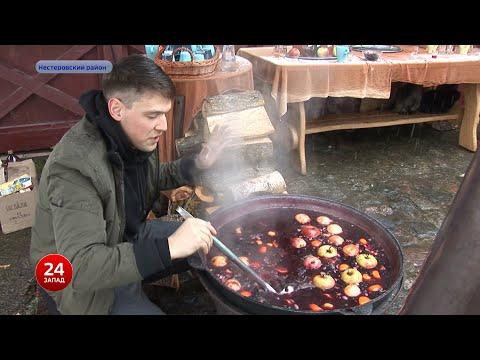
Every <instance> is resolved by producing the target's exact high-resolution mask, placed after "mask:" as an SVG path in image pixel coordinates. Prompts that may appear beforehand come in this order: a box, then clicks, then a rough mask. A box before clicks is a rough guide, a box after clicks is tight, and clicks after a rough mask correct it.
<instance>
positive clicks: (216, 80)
mask: <svg viewBox="0 0 480 360" xmlns="http://www.w3.org/2000/svg"><path fill="white" fill-rule="evenodd" d="M237 63H238V68H237V69H236V70H235V71H222V70H221V67H220V64H219V65H218V67H217V70H216V71H215V72H214V73H213V74H212V75H208V76H200V77H181V76H171V79H172V80H173V83H174V84H175V88H176V99H175V102H174V104H173V106H172V109H171V111H169V112H168V113H167V126H168V128H167V131H166V132H165V133H164V134H163V135H162V136H161V138H160V141H159V146H158V149H159V151H160V160H161V161H162V162H168V161H172V160H175V158H176V156H175V154H176V153H175V139H176V138H178V137H181V136H184V134H185V132H186V131H188V130H189V128H190V126H191V124H192V121H193V118H194V117H195V115H196V114H197V113H198V112H199V111H200V110H201V107H202V104H203V100H204V99H205V98H206V97H208V96H213V95H219V94H223V93H225V92H227V91H230V90H253V71H252V64H251V63H250V61H248V60H246V59H244V58H242V57H240V56H237ZM179 110H180V111H179Z"/></svg>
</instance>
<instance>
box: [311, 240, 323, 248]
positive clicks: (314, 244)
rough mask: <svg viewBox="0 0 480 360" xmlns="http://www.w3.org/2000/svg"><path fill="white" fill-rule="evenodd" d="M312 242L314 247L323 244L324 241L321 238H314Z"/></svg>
mask: <svg viewBox="0 0 480 360" xmlns="http://www.w3.org/2000/svg"><path fill="white" fill-rule="evenodd" d="M310 244H311V245H312V246H313V247H319V246H320V245H322V242H321V241H320V240H312V241H311V242H310Z"/></svg>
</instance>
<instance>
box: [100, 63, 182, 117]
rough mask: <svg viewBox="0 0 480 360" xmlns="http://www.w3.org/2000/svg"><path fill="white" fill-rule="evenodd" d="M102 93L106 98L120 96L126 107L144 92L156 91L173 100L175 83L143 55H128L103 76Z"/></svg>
mask: <svg viewBox="0 0 480 360" xmlns="http://www.w3.org/2000/svg"><path fill="white" fill-rule="evenodd" d="M102 88H103V95H104V96H105V98H106V99H107V101H108V100H109V99H111V98H112V97H118V98H120V99H121V100H122V101H123V102H124V103H125V105H126V106H127V107H131V106H132V104H133V103H134V102H135V101H137V100H138V99H139V98H140V97H141V96H142V95H143V94H145V93H146V92H157V93H160V94H161V95H162V96H163V97H165V98H167V99H170V100H173V98H174V96H175V85H174V84H173V82H172V80H171V79H170V77H169V76H168V75H167V74H165V72H163V70H162V69H161V68H160V67H159V66H157V64H155V62H154V61H153V60H152V59H150V58H148V57H146V56H144V55H139V54H135V55H130V56H127V57H124V58H122V59H121V60H120V61H118V62H117V63H116V64H114V65H113V68H112V71H111V72H110V73H108V74H105V75H104V77H103V83H102Z"/></svg>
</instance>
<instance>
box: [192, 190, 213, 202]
mask: <svg viewBox="0 0 480 360" xmlns="http://www.w3.org/2000/svg"><path fill="white" fill-rule="evenodd" d="M195 195H197V197H198V198H199V199H200V200H202V201H203V202H207V203H212V202H213V201H214V200H215V197H214V196H213V194H211V193H210V192H209V191H208V190H207V189H206V188H205V187H203V186H196V187H195Z"/></svg>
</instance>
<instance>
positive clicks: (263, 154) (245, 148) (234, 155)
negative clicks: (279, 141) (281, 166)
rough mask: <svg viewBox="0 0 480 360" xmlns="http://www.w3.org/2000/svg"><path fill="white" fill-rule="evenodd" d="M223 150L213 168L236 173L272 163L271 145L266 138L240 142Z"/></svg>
mask: <svg viewBox="0 0 480 360" xmlns="http://www.w3.org/2000/svg"><path fill="white" fill-rule="evenodd" d="M238 140H239V141H237V142H235V143H233V144H232V145H230V146H227V147H226V148H225V151H224V152H223V153H222V155H221V156H220V157H219V158H218V160H217V163H216V164H215V165H214V168H229V169H231V170H232V171H238V169H240V168H244V167H262V166H263V167H266V166H267V165H270V166H271V164H272V162H273V144H272V141H271V140H270V139H269V138H268V137H263V138H258V139H250V140H241V139H238Z"/></svg>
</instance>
